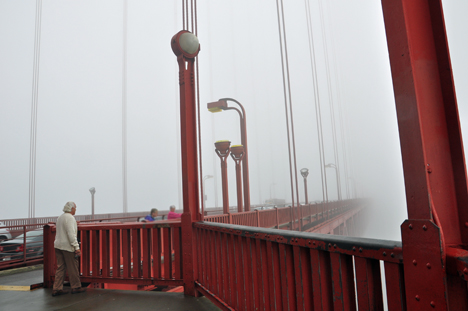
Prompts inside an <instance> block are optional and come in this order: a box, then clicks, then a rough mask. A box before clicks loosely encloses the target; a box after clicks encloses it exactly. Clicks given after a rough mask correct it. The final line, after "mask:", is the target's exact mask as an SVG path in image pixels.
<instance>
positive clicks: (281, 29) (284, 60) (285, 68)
mask: <svg viewBox="0 0 468 311" xmlns="http://www.w3.org/2000/svg"><path fill="white" fill-rule="evenodd" d="M280 1H281V8H280V3H279V0H276V10H277V16H278V35H279V41H280V52H281V70H282V76H283V94H284V110H285V117H286V133H287V137H288V156H289V176H290V182H291V201H292V206H293V207H294V206H295V200H294V192H296V198H297V206H299V192H298V187H297V169H296V167H297V165H296V154H295V146H294V145H295V140H294V122H293V115H292V100H291V84H290V80H289V63H288V54H287V41H286V28H285V21H284V7H283V1H282V0H280ZM280 11H281V14H280ZM283 38H284V39H283ZM283 41H284V43H283ZM283 49H284V52H283ZM288 100H289V111H290V113H288ZM289 119H291V126H290V121H289ZM291 138H292V140H293V141H292V144H293V155H291ZM292 156H294V171H295V176H296V178H295V180H296V183H294V181H293V164H292V163H293V162H292V161H293V159H292ZM294 189H296V191H294ZM298 212H299V211H297V213H298ZM292 213H293V215H291V220H292V221H294V220H295V215H294V209H293V212H292ZM297 216H299V215H297Z"/></svg>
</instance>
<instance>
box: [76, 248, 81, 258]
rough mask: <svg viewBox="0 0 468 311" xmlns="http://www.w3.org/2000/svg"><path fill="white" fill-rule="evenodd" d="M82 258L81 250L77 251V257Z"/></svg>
mask: <svg viewBox="0 0 468 311" xmlns="http://www.w3.org/2000/svg"><path fill="white" fill-rule="evenodd" d="M80 256H81V250H79V249H77V250H75V257H80Z"/></svg>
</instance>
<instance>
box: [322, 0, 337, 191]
mask: <svg viewBox="0 0 468 311" xmlns="http://www.w3.org/2000/svg"><path fill="white" fill-rule="evenodd" d="M318 3H319V12H320V23H321V26H322V41H323V49H324V55H325V72H326V76H327V89H328V100H329V107H330V117H331V125H332V138H333V157H334V159H335V166H336V170H337V174H336V175H337V179H338V180H337V183H338V185H339V187H338V189H337V192H338V193H337V196H338V200H341V182H340V175H339V173H338V172H339V167H340V165H339V158H338V145H337V138H336V124H335V110H334V106H333V95H332V85H331V76H330V61H329V59H328V43H327V33H326V30H325V22H324V17H323V6H322V1H321V0H319V1H318Z"/></svg>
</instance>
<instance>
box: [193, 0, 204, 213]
mask: <svg viewBox="0 0 468 311" xmlns="http://www.w3.org/2000/svg"><path fill="white" fill-rule="evenodd" d="M192 28H193V31H194V34H195V36H197V37H198V20H197V0H192ZM195 66H196V67H195V74H196V77H195V84H196V92H197V97H196V100H197V114H198V154H199V157H198V160H199V166H200V173H199V178H200V195H199V198H201V200H200V201H201V205H200V206H201V207H202V210H201V214H202V220H203V217H204V213H205V198H204V197H203V193H204V191H203V166H202V145H201V121H200V79H199V70H198V56H197V57H196V59H195Z"/></svg>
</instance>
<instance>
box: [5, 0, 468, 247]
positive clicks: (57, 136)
mask: <svg viewBox="0 0 468 311" xmlns="http://www.w3.org/2000/svg"><path fill="white" fill-rule="evenodd" d="M181 3H182V2H181V1H164V2H163V1H149V0H140V1H128V10H127V14H128V19H127V25H128V28H127V115H126V117H127V161H128V162H127V176H128V177H127V178H128V180H127V193H128V194H127V195H128V211H146V210H148V211H149V209H151V208H153V207H156V208H158V209H160V210H168V209H169V206H170V205H172V204H174V205H176V206H177V207H178V208H181V207H182V201H181V187H180V181H181V177H180V174H181V173H180V171H181V169H180V134H179V91H178V67H177V62H176V57H175V56H174V54H173V52H172V50H171V48H170V39H171V37H172V36H173V35H174V34H175V33H177V32H178V31H179V30H181V29H182V16H181V12H182V8H181ZM443 4H444V10H445V14H446V18H445V19H446V25H447V31H448V37H449V45H450V50H451V59H452V64H453V72H454V78H455V86H456V91H457V97H458V103H459V112H460V119H461V122H462V129H463V130H464V131H463V132H464V134H465V135H464V136H468V133H466V129H465V127H466V124H468V120H467V118H468V111H467V105H466V102H467V100H468V89H467V88H466V87H463V86H464V85H467V83H468V68H467V67H468V63H467V62H466V60H465V55H466V52H465V51H466V50H467V41H466V35H465V31H464V30H466V29H468V21H467V20H466V18H465V16H464V14H466V12H468V3H467V2H462V1H457V0H444V1H443ZM322 5H323V11H321V10H320V6H319V2H318V1H316V0H311V1H310V8H311V10H310V12H311V22H312V30H313V38H314V46H315V49H314V52H315V57H316V66H315V67H314V68H316V72H317V85H318V89H317V90H315V91H314V87H313V71H312V65H311V57H310V50H309V40H308V30H307V16H306V13H305V6H304V2H303V1H285V3H284V21H285V26H286V39H287V48H288V61H289V73H290V83H291V102H292V109H293V119H294V130H295V144H296V158H297V169H298V170H299V169H301V168H303V167H307V168H309V170H310V174H309V177H308V195H309V201H322V200H323V199H324V198H323V192H322V177H321V173H320V155H319V149H318V136H317V125H316V110H315V104H314V103H315V102H314V100H315V98H317V95H318V98H319V100H320V107H321V112H322V114H321V120H322V126H323V137H324V154H325V163H326V164H327V163H335V155H334V150H333V136H332V126H331V116H332V115H331V112H330V103H332V104H333V106H334V116H335V121H336V124H337V146H338V150H337V151H338V152H337V155H338V160H339V161H338V162H339V166H340V177H341V190H342V197H343V198H348V197H351V196H353V195H354V194H355V192H357V195H358V196H360V197H369V198H371V199H372V206H371V207H370V208H369V210H368V220H369V222H368V224H367V226H366V228H365V229H364V234H365V236H368V237H375V238H384V239H400V229H399V226H400V224H401V223H402V222H403V221H404V219H405V218H406V217H407V214H406V203H405V193H404V181H403V171H402V166H401V154H400V145H399V137H398V128H397V120H396V112H395V104H394V98H393V88H392V81H391V74H390V66H389V60H388V51H387V44H386V37H385V29H384V24H383V16H382V8H381V4H380V2H379V1H364V0H361V1H357V2H356V1H353V2H352V3H351V2H349V1H343V0H340V1H333V2H331V1H323V0H322ZM197 8H198V19H197V20H198V37H199V40H200V43H201V51H200V54H199V81H200V106H201V111H200V118H201V134H202V138H201V144H202V169H203V172H202V174H203V176H205V175H213V176H214V178H210V179H206V187H205V188H206V189H205V191H206V195H207V201H206V203H207V206H208V207H214V206H216V205H217V206H221V205H222V196H221V178H220V174H221V173H220V169H219V167H220V163H219V159H218V157H217V156H216V155H215V153H214V145H213V143H214V142H215V141H217V140H221V139H227V140H230V141H231V142H232V144H234V145H235V144H240V132H239V119H238V115H237V113H236V112H234V111H224V112H222V113H217V114H212V113H210V112H208V111H207V110H206V104H207V103H208V102H212V101H216V100H218V99H219V98H223V97H232V98H235V99H237V100H238V101H240V102H241V103H242V104H243V105H244V107H245V109H246V115H247V131H248V144H249V145H248V148H249V161H250V162H249V163H250V164H249V165H250V186H251V203H252V204H262V203H264V202H265V200H268V199H270V198H278V199H285V200H286V201H287V202H291V185H290V170H289V159H288V144H287V134H286V118H285V103H284V101H285V100H284V98H285V97H284V93H283V79H282V67H281V55H280V41H279V35H278V20H277V7H276V3H275V2H274V1H269V2H265V1H259V0H256V1H253V0H248V1H247V0H242V1H214V0H211V1H208V0H205V1H203V0H199V1H197ZM123 12H124V11H123V2H122V1H115V0H112V1H111V0H93V1H89V0H88V1H73V2H72V1H66V2H65V1H58V0H55V1H52V0H48V1H43V2H42V23H41V32H40V33H41V37H40V61H39V80H38V81H39V88H38V104H37V142H36V143H37V149H36V183H35V212H36V216H53V215H58V214H60V212H61V208H62V207H63V205H64V203H65V202H66V201H75V202H76V203H77V206H78V210H77V213H78V214H89V213H91V196H90V193H89V190H88V189H89V188H91V187H95V188H96V195H95V207H96V213H109V212H122V210H123V203H122V201H123V200H122V195H123V194H122V193H123V191H122V68H123ZM321 12H323V19H324V27H325V28H323V25H322V23H321V19H320V13H321ZM35 15H36V1H32V0H27V1H26V0H24V1H8V0H0V55H1V57H0V146H1V152H0V210H1V213H0V219H5V218H25V217H27V216H28V202H29V167H30V164H29V163H30V133H31V107H32V105H31V103H32V93H33V92H32V85H33V69H34V65H33V64H34V41H35ZM324 34H325V36H324ZM324 42H326V45H324ZM324 47H325V48H324ZM326 56H327V57H326ZM327 58H328V61H329V64H330V67H329V75H328V76H327V68H326V60H327ZM340 113H341V116H342V118H341V120H340V118H339V114H340ZM341 121H342V122H341ZM463 125H465V127H463ZM344 146H346V148H343V147H344ZM345 153H346V158H345ZM345 161H346V163H348V165H347V168H348V171H347V174H348V177H350V178H348V179H346V178H345V169H344V163H345ZM228 168H229V173H228V174H229V193H230V204H231V205H235V204H236V188H235V172H234V162H233V161H232V160H231V159H229V161H228ZM326 172H327V189H328V198H329V200H336V199H337V198H338V196H337V186H336V176H335V170H334V169H333V168H327V169H326ZM298 182H299V183H298V189H299V197H300V201H301V202H303V201H304V189H303V184H302V177H301V176H300V174H298Z"/></svg>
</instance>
